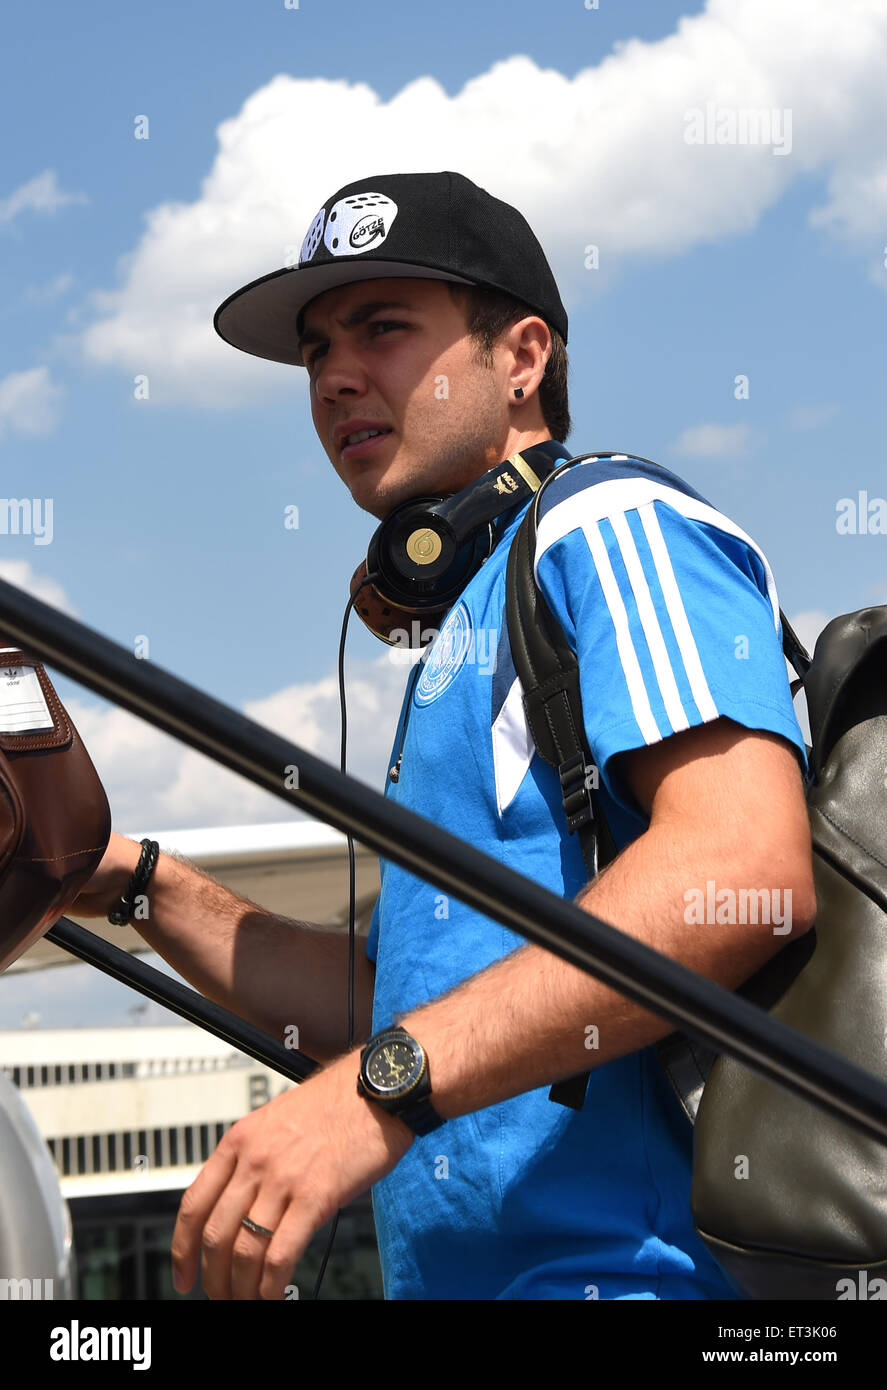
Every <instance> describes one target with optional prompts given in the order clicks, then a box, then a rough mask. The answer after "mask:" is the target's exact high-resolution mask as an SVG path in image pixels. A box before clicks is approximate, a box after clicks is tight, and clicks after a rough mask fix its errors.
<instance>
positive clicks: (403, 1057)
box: [366, 1038, 425, 1097]
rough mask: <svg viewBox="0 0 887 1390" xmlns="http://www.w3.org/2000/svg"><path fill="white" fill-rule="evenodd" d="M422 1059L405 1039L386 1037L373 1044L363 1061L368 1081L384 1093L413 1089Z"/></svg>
mask: <svg viewBox="0 0 887 1390" xmlns="http://www.w3.org/2000/svg"><path fill="white" fill-rule="evenodd" d="M424 1066H425V1058H424V1055H423V1054H422V1052H421V1051H420V1050H419V1049H418V1048H417V1047H414V1045H413V1044H412V1043H409V1042H407V1041H406V1040H405V1039H404V1038H388V1039H384V1040H383V1041H381V1042H379V1043H377V1044H376V1046H375V1047H374V1048H373V1050H372V1052H371V1053H370V1054H369V1056H368V1058H367V1061H366V1074H367V1078H368V1080H369V1081H370V1082H371V1083H372V1085H373V1086H374V1087H375V1089H376V1090H377V1091H379V1092H380V1093H381V1094H382V1095H384V1096H392V1097H394V1096H398V1095H402V1094H404V1093H405V1092H406V1091H410V1090H412V1088H413V1086H415V1084H416V1082H417V1081H418V1080H419V1078H420V1076H421V1075H422V1071H423V1069H424Z"/></svg>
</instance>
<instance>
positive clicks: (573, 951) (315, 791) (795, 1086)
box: [0, 580, 887, 1142]
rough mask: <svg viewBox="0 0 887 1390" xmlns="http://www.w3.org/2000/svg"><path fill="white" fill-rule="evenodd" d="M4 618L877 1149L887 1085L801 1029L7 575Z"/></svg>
mask: <svg viewBox="0 0 887 1390" xmlns="http://www.w3.org/2000/svg"><path fill="white" fill-rule="evenodd" d="M0 622H2V629H3V631H4V632H5V633H6V634H7V636H9V637H11V638H12V639H13V640H14V641H16V642H18V643H20V644H21V645H22V647H23V648H24V649H25V651H26V652H27V650H30V651H31V652H32V653H35V654H36V655H37V656H38V657H39V658H40V659H42V660H44V661H46V662H47V663H49V664H51V665H52V666H53V667H55V668H57V669H58V670H60V671H62V672H64V674H65V675H67V676H69V677H71V679H73V680H75V681H79V682H80V683H81V684H83V685H85V686H87V687H88V688H89V689H90V690H94V691H96V693H97V694H99V695H103V696H105V697H106V698H107V699H108V700H111V701H112V702H113V703H115V704H118V705H122V706H123V707H124V708H125V709H128V710H130V711H131V713H133V714H137V715H139V716H141V717H142V718H143V719H146V720H148V722H149V723H151V724H153V725H155V726H156V727H157V728H160V729H164V730H165V731H166V732H167V733H169V734H172V735H173V736H174V737H176V738H178V739H180V740H181V741H182V742H184V743H187V744H189V745H190V746H191V747H192V748H196V749H198V751H200V752H202V753H206V754H207V755H208V756H209V757H211V758H214V759H215V760H216V761H217V762H220V763H222V764H224V766H226V767H229V768H231V769H232V770H233V771H234V772H239V773H241V775H242V776H244V777H247V778H248V779H249V780H250V781H252V782H255V783H256V784H257V785H258V786H262V787H264V788H265V789H266V790H267V791H270V792H272V793H273V794H274V795H275V796H278V797H280V798H281V800H283V801H286V802H288V803H289V804H290V805H294V806H297V807H299V808H300V809H301V810H303V811H307V812H308V813H309V814H311V815H313V816H316V817H318V818H319V819H321V820H324V821H326V822H328V823H329V824H330V825H334V826H336V828H337V829H339V830H341V831H344V832H345V833H347V834H352V835H354V837H355V838H356V839H358V840H360V841H361V842H362V843H363V844H365V845H368V846H369V847H370V848H371V849H374V850H376V852H377V853H379V854H381V855H384V856H385V857H386V858H387V859H390V860H392V861H393V862H395V863H397V864H400V865H402V866H403V867H404V868H405V869H407V870H409V871H410V872H412V873H415V874H417V875H418V876H419V877H420V878H423V879H425V880H426V881H427V882H429V883H432V884H434V885H435V886H437V887H440V888H442V889H444V890H445V891H447V892H450V893H452V894H453V895H454V897H457V898H459V899H461V901H462V902H464V903H467V904H468V905H469V906H470V907H473V908H475V909H476V910H477V911H479V912H482V913H484V914H486V915H487V916H490V917H492V918H494V919H495V920H496V921H497V922H501V923H502V924H503V925H504V926H506V927H510V928H511V929H512V930H513V931H515V932H518V933H519V934H520V935H521V936H524V937H526V938H527V939H528V940H530V941H533V942H535V943H536V944H537V945H540V946H544V947H545V948H546V949H548V950H550V951H552V952H554V954H556V955H558V956H561V957H562V958H563V959H564V960H567V961H569V962H570V963H571V964H573V965H576V966H578V967H579V968H581V969H583V970H586V971H587V972H588V973H589V974H591V975H594V976H595V977H596V978H597V979H600V980H603V981H604V983H605V984H608V985H610V986H612V987H613V988H614V989H617V990H618V991H619V992H620V993H622V994H624V995H626V996H627V997H628V998H629V999H632V1000H634V1001H635V1002H636V1003H637V1004H640V1005H641V1006H642V1007H645V1008H649V1009H650V1010H651V1011H652V1012H654V1013H657V1014H659V1015H660V1016H661V1017H662V1018H665V1019H667V1020H668V1021H669V1022H670V1023H671V1024H672V1025H673V1026H674V1027H675V1028H678V1029H682V1030H684V1031H686V1032H688V1033H691V1034H693V1035H694V1036H695V1037H698V1038H701V1039H703V1040H704V1041H705V1042H707V1043H709V1044H710V1045H711V1046H712V1047H714V1048H715V1049H716V1050H717V1051H719V1052H725V1053H727V1054H729V1055H730V1056H732V1057H735V1058H737V1059H738V1060H739V1061H740V1062H744V1063H746V1064H747V1065H748V1066H750V1067H752V1068H753V1069H754V1070H755V1071H757V1072H759V1073H760V1074H761V1075H762V1076H765V1077H767V1078H768V1079H770V1080H772V1081H775V1082H776V1083H777V1084H779V1085H782V1086H784V1087H786V1089H788V1090H790V1091H794V1092H795V1093H796V1094H798V1095H800V1096H802V1097H804V1098H806V1099H808V1100H812V1101H813V1102H814V1103H816V1104H818V1105H820V1106H821V1107H822V1108H823V1109H824V1110H827V1111H829V1112H830V1113H831V1114H833V1115H835V1116H837V1117H838V1118H839V1119H844V1120H849V1121H850V1122H851V1123H853V1124H855V1125H856V1126H857V1128H859V1129H861V1130H862V1131H863V1132H865V1133H866V1134H869V1135H871V1136H872V1137H873V1138H876V1139H879V1140H881V1141H882V1142H884V1141H885V1140H887V1085H885V1083H884V1082H882V1081H880V1080H878V1079H877V1078H876V1077H874V1076H872V1075H870V1074H869V1073H868V1072H866V1071H863V1070H862V1069H861V1068H860V1067H856V1066H854V1065H853V1064H852V1063H850V1062H847V1061H845V1060H844V1059H843V1058H841V1057H839V1056H838V1055H837V1054H836V1053H834V1052H832V1051H831V1050H830V1049H828V1048H826V1047H823V1046H822V1045H821V1044H819V1043H817V1042H814V1041H813V1040H812V1039H810V1038H807V1037H805V1036H804V1034H802V1033H799V1032H798V1031H797V1029H794V1028H789V1027H788V1026H787V1025H785V1024H783V1023H780V1022H777V1021H776V1020H775V1019H773V1018H771V1017H770V1015H769V1014H767V1013H766V1012H765V1011H764V1010H762V1009H759V1008H757V1007H756V1006H755V1005H753V1004H750V1003H748V1001H747V1000H745V999H742V998H741V997H740V996H738V995H736V994H733V993H731V992H730V991H729V990H726V989H723V988H722V987H721V986H720V985H717V984H715V983H714V981H712V980H708V979H706V978H705V977H703V976H701V975H697V974H695V973H694V972H693V971H692V970H689V969H688V968H687V967H686V966H683V965H681V964H679V963H678V962H677V961H674V960H671V959H670V958H669V957H667V956H663V955H661V954H660V953H659V952H658V951H654V950H653V949H652V947H650V946H647V945H645V944H644V943H643V942H641V941H637V940H635V939H634V938H633V937H630V936H628V935H626V934H625V933H623V932H620V931H618V930H617V929H616V928H615V927H613V926H611V925H610V924H609V923H606V922H604V921H602V920H601V919H600V918H599V917H596V916H594V915H593V914H592V913H590V912H586V911H585V910H584V909H583V908H580V907H577V906H576V905H575V904H574V903H570V902H567V901H565V900H564V899H562V898H559V897H557V896H556V894H554V893H552V892H550V891H549V890H548V889H546V888H543V887H542V886H541V885H540V884H538V883H535V882H534V881H533V880H531V879H528V878H525V877H524V876H523V875H521V874H518V873H515V872H514V871H513V870H512V869H508V868H506V867H505V866H504V865H502V864H499V863H497V861H496V860H494V859H492V858H490V857H489V856H488V855H485V854H482V853H481V852H480V851H479V850H476V849H474V848H473V847H472V846H470V845H467V844H465V843H464V842H463V841H462V840H460V839H458V838H457V837H456V836H455V835H451V834H449V833H448V832H447V831H445V830H442V829H441V828H440V827H439V826H437V825H435V824H433V823H432V822H431V821H428V820H426V819H425V818H424V817H422V816H418V815H416V814H415V813H414V812H412V811H408V810H406V809H405V808H404V807H402V806H398V805H396V804H394V803H393V802H389V801H387V800H386V798H385V797H384V796H382V795H380V794H379V793H378V792H374V791H372V790H371V789H370V788H369V787H367V786H365V785H364V784H363V783H361V782H358V781H355V780H354V779H352V778H350V777H346V776H345V775H344V774H342V773H340V772H338V771H337V770H336V769H335V768H333V767H330V766H329V765H328V764H326V763H324V762H322V761H321V760H320V759H319V758H315V757H314V756H313V755H312V754H310V753H308V752H306V751H305V750H304V749H301V748H299V747H297V746H296V744H293V743H289V742H288V741H287V740H286V739H283V738H280V737H279V736H278V735H276V734H273V733H271V732H270V730H268V729H265V728H263V727H262V726H261V725H260V724H256V723H254V722H253V721H252V720H250V719H247V718H245V717H244V716H243V715H241V714H238V712H237V711H236V710H233V709H231V708H230V707H229V706H227V705H224V704H222V703H221V702H220V701H218V700H214V699H212V698H211V697H210V696H209V695H205V694H204V693H203V692H202V691H200V690H198V689H197V688H196V687H194V686H191V685H188V684H187V682H185V681H183V680H180V679H179V678H178V677H177V676H173V675H171V674H170V673H169V672H167V671H164V670H163V669H162V668H161V667H159V666H156V665H154V664H153V663H148V662H144V661H140V660H138V659H137V658H136V657H135V656H133V654H132V653H131V652H128V651H127V650H126V649H125V648H124V647H121V646H119V645H118V644H117V643H115V642H111V641H109V640H108V638H106V637H103V636H102V635H101V634H100V633H98V632H96V631H95V630H94V629H92V628H89V627H87V626H86V625H85V624H83V623H79V622H77V621H75V620H74V619H73V618H69V617H68V616H67V615H65V614H62V613H59V612H57V611H56V610H55V609H54V608H52V607H51V606H50V605H49V604H46V603H42V602H41V601H40V600H39V599H36V598H33V597H32V596H31V595H30V594H26V593H24V592H23V591H22V590H20V589H17V588H15V587H14V586H13V585H12V584H8V583H6V582H5V581H3V580H0ZM294 781H295V782H296V783H297V785H294V784H293V783H294Z"/></svg>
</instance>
